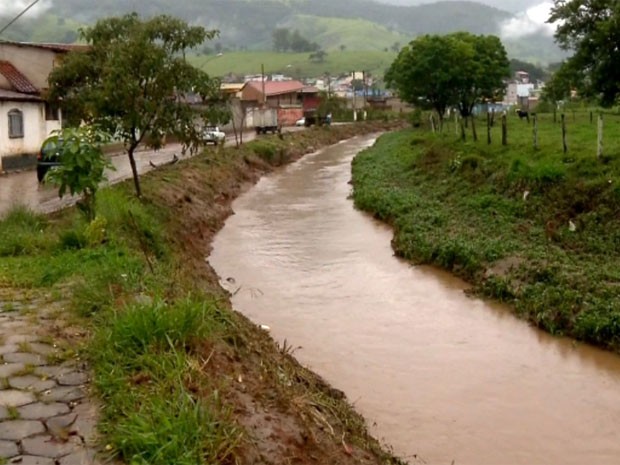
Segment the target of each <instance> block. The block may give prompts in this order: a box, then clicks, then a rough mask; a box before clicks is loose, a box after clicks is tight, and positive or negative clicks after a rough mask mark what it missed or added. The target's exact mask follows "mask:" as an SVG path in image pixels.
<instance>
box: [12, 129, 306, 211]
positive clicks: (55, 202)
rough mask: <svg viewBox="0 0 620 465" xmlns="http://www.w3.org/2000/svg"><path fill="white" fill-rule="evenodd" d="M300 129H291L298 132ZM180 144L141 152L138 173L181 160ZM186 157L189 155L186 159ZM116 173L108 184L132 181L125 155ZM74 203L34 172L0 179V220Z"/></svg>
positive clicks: (229, 141)
mask: <svg viewBox="0 0 620 465" xmlns="http://www.w3.org/2000/svg"><path fill="white" fill-rule="evenodd" d="M298 129H299V128H290V130H298ZM255 137H256V136H255V134H254V133H253V132H246V133H244V135H243V141H244V142H249V141H251V140H252V139H254V138H255ZM234 143H235V139H234V136H232V135H231V136H228V137H227V138H226V144H227V145H233V144H234ZM181 152H182V150H181V145H180V144H168V145H166V147H164V148H162V149H160V150H157V151H153V150H142V151H140V152H138V153H136V164H137V165H138V171H139V172H140V173H146V172H147V171H150V170H151V169H153V168H152V166H151V164H150V163H153V164H155V165H159V164H162V163H166V162H169V161H170V160H172V158H173V157H174V155H177V156H178V157H181V158H182V157H183V155H182V154H181ZM187 156H189V155H187ZM111 159H112V163H113V164H114V167H115V168H116V170H115V171H109V172H108V173H107V177H108V181H109V182H110V183H116V182H119V181H122V180H124V179H127V178H130V177H131V168H130V166H129V159H128V158H127V156H126V154H117V155H114V156H112V157H111ZM76 200H77V199H76V198H73V197H71V196H69V195H66V196H65V197H64V198H62V199H60V198H59V197H58V190H57V189H56V188H54V187H53V186H51V185H39V183H38V182H37V176H36V173H35V171H23V172H19V173H10V174H6V175H0V217H1V216H3V215H5V214H6V213H7V212H8V211H9V210H10V209H11V208H12V207H14V206H16V205H24V206H27V207H29V208H31V209H33V210H35V211H39V212H42V213H49V212H52V211H56V210H60V209H62V208H64V207H67V206H69V205H72V204H74V203H75V201H76Z"/></svg>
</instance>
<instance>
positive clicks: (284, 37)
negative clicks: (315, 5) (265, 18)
mask: <svg viewBox="0 0 620 465" xmlns="http://www.w3.org/2000/svg"><path fill="white" fill-rule="evenodd" d="M271 37H272V39H273V49H274V50H275V51H276V52H286V51H287V50H288V49H289V48H290V47H291V31H289V30H288V29H286V28H279V29H276V30H274V31H273V33H272V34H271Z"/></svg>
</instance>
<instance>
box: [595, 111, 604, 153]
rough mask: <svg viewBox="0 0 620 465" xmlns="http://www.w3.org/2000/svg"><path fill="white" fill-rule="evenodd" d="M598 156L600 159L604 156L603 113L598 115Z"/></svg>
mask: <svg viewBox="0 0 620 465" xmlns="http://www.w3.org/2000/svg"><path fill="white" fill-rule="evenodd" d="M596 156H597V158H598V159H599V160H600V159H601V158H602V157H603V114H602V113H599V115H598V143H597V149H596Z"/></svg>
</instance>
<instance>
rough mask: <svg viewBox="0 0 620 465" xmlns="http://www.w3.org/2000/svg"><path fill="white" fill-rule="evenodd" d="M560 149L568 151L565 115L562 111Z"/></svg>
mask: <svg viewBox="0 0 620 465" xmlns="http://www.w3.org/2000/svg"><path fill="white" fill-rule="evenodd" d="M562 149H563V150H564V153H566V152H568V145H567V144H566V115H565V114H564V113H562Z"/></svg>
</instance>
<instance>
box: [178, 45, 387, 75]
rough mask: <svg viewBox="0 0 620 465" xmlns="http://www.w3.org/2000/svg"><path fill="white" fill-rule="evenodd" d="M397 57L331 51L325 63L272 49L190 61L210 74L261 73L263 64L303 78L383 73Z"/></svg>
mask: <svg viewBox="0 0 620 465" xmlns="http://www.w3.org/2000/svg"><path fill="white" fill-rule="evenodd" d="M394 58H396V53H395V52H393V51H388V52H385V51H377V50H374V51H373V50H368V51H360V50H345V51H340V50H338V51H336V50H333V51H329V52H328V54H327V56H326V57H325V60H324V61H323V62H318V63H317V62H314V61H311V60H310V53H293V52H287V53H278V52H269V51H252V52H226V53H224V54H223V55H222V56H220V57H217V58H216V57H215V56H213V55H207V56H204V55H201V56H197V55H193V56H188V60H189V61H190V62H191V63H192V64H193V65H194V66H197V67H199V68H201V69H203V70H204V71H206V72H207V73H209V74H210V75H213V76H224V75H227V74H234V75H237V76H244V75H247V74H260V73H261V66H264V68H265V73H266V74H273V73H283V74H286V75H288V76H292V77H295V78H297V79H301V78H302V77H308V76H323V75H325V73H329V74H330V75H332V76H338V75H341V74H350V73H351V71H361V70H366V71H368V72H370V73H371V74H372V75H373V76H382V75H383V73H384V72H385V70H386V69H387V68H388V67H389V66H390V64H391V63H392V61H394Z"/></svg>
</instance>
